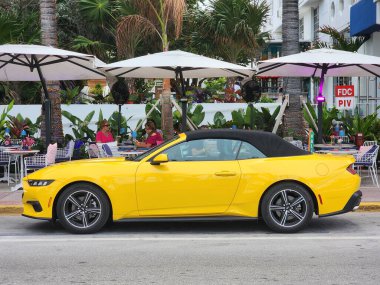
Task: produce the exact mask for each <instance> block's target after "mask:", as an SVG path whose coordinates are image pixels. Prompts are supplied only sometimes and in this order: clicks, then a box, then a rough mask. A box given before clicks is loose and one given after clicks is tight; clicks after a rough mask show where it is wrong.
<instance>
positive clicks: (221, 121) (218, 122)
mask: <svg viewBox="0 0 380 285" xmlns="http://www.w3.org/2000/svg"><path fill="white" fill-rule="evenodd" d="M226 123H227V121H226V118H225V117H224V115H223V113H222V112H220V111H218V112H216V113H215V115H214V119H213V124H211V125H210V124H209V126H210V127H211V128H213V129H221V128H225V127H226Z"/></svg>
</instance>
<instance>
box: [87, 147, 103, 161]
mask: <svg viewBox="0 0 380 285" xmlns="http://www.w3.org/2000/svg"><path fill="white" fill-rule="evenodd" d="M87 152H88V157H89V158H99V157H100V151H99V148H98V146H97V145H96V143H90V145H89V146H88V149H87Z"/></svg>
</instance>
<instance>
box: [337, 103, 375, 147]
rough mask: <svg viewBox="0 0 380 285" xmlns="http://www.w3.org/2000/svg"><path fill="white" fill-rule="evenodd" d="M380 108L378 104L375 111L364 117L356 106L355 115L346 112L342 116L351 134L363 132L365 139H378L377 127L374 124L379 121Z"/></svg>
mask: <svg viewBox="0 0 380 285" xmlns="http://www.w3.org/2000/svg"><path fill="white" fill-rule="evenodd" d="M379 109H380V106H378V107H377V108H376V110H375V112H374V113H372V114H370V115H368V116H366V117H362V116H360V113H359V108H356V109H355V111H354V114H353V115H350V114H346V115H345V116H343V117H342V119H341V120H342V121H343V122H344V127H345V129H346V132H347V133H348V134H350V135H356V134H358V133H362V134H363V137H364V139H367V140H377V137H376V129H375V128H374V126H375V125H376V121H377V110H379Z"/></svg>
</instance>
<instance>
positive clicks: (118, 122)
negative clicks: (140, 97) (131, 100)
mask: <svg viewBox="0 0 380 285" xmlns="http://www.w3.org/2000/svg"><path fill="white" fill-rule="evenodd" d="M120 128H121V104H119V116H118V119H117V135H118V136H120Z"/></svg>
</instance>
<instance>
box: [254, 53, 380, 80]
mask: <svg viewBox="0 0 380 285" xmlns="http://www.w3.org/2000/svg"><path fill="white" fill-rule="evenodd" d="M258 67H259V72H258V73H257V76H284V77H322V70H323V69H325V73H324V76H346V77H350V76H380V57H377V56H371V55H365V54H359V53H356V52H348V51H342V50H334V49H327V48H322V49H313V50H308V51H305V52H301V53H297V54H292V55H288V56H282V57H278V58H273V59H270V60H265V61H260V62H259V63H258Z"/></svg>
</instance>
